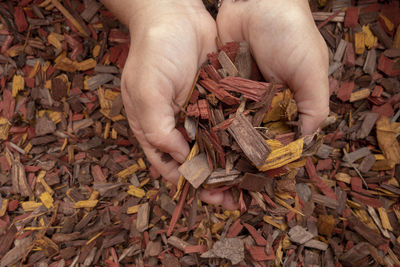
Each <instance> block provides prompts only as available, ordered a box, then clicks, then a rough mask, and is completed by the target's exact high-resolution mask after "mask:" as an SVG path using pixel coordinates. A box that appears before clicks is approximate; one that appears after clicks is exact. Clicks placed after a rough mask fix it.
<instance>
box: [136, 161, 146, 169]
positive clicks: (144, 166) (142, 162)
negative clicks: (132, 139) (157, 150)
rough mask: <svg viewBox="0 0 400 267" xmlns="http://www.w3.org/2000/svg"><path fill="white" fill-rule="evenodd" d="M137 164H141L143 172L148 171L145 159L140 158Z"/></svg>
mask: <svg viewBox="0 0 400 267" xmlns="http://www.w3.org/2000/svg"><path fill="white" fill-rule="evenodd" d="M137 162H138V164H139V169H140V170H141V171H143V170H145V169H146V164H145V163H144V160H143V158H139V159H138V161H137Z"/></svg>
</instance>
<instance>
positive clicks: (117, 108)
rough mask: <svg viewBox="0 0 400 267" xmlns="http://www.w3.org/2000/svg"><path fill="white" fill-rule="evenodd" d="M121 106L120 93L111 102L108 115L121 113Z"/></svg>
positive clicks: (112, 115)
mask: <svg viewBox="0 0 400 267" xmlns="http://www.w3.org/2000/svg"><path fill="white" fill-rule="evenodd" d="M122 108H123V103H122V95H121V94H119V95H118V96H117V97H116V98H115V99H114V100H113V102H112V105H111V109H110V112H109V113H108V115H109V116H110V117H114V116H117V115H118V114H120V113H121V110H122Z"/></svg>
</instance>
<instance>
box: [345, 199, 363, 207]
mask: <svg viewBox="0 0 400 267" xmlns="http://www.w3.org/2000/svg"><path fill="white" fill-rule="evenodd" d="M347 205H349V206H350V207H352V208H354V209H359V208H361V205H360V204H358V203H357V202H354V201H352V200H350V199H348V200H347Z"/></svg>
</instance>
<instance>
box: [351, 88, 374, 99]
mask: <svg viewBox="0 0 400 267" xmlns="http://www.w3.org/2000/svg"><path fill="white" fill-rule="evenodd" d="M370 94H371V91H370V90H369V89H368V88H365V89H361V90H358V91H356V92H354V93H351V95H350V102H355V101H358V100H361V99H365V98H367V97H369V95H370Z"/></svg>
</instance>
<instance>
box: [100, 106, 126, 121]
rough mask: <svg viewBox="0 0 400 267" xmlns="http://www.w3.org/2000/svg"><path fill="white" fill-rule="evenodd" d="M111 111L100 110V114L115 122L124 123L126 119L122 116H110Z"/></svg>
mask: <svg viewBox="0 0 400 267" xmlns="http://www.w3.org/2000/svg"><path fill="white" fill-rule="evenodd" d="M109 112H110V110H104V109H100V113H101V114H103V115H104V116H105V117H106V118H107V119H110V120H112V121H113V122H117V121H123V120H125V119H126V118H125V117H124V116H122V115H121V114H118V115H117V116H110V115H109Z"/></svg>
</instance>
